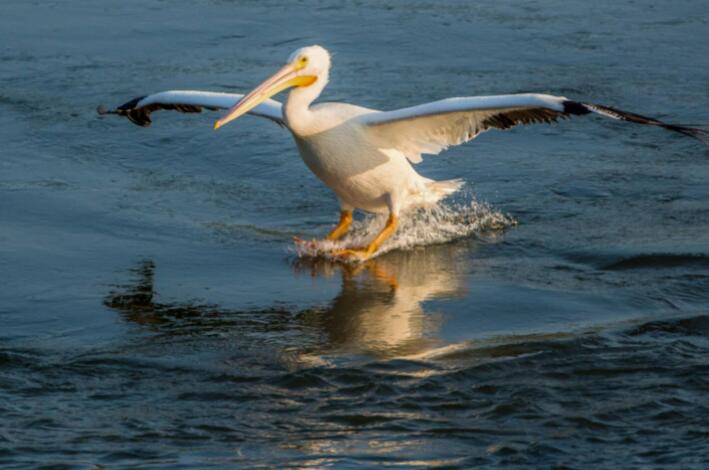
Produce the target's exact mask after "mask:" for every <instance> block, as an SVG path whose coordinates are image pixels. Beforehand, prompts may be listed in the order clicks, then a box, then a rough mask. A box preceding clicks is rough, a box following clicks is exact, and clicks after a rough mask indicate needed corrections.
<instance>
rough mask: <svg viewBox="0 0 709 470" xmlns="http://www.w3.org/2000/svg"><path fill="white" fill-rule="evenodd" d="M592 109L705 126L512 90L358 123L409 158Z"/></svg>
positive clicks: (690, 131) (695, 132)
mask: <svg viewBox="0 0 709 470" xmlns="http://www.w3.org/2000/svg"><path fill="white" fill-rule="evenodd" d="M589 113H596V114H599V115H602V116H605V117H611V118H613V119H620V120H624V121H629V122H634V123H638V124H647V125H654V126H660V127H663V128H665V129H668V130H671V131H675V132H679V133H682V134H685V135H689V136H692V137H696V138H698V139H700V140H702V141H704V142H705V143H706V141H705V140H704V139H703V137H705V136H707V135H709V133H708V132H707V131H706V130H704V129H697V128H691V127H686V126H679V125H674V124H667V123H664V122H662V121H659V120H657V119H653V118H648V117H645V116H641V115H639V114H634V113H628V112H626V111H620V110H618V109H615V108H611V107H608V106H603V105H597V104H589V103H580V102H576V101H571V100H568V99H567V98H564V97H561V96H552V95H542V94H516V95H499V96H478V97H470V98H449V99H446V100H441V101H435V102H433V103H427V104H423V105H419V106H413V107H411V108H404V109H399V110H395V111H388V112H375V113H369V114H366V115H363V116H361V118H360V119H361V123H362V124H363V126H364V127H365V128H366V129H367V130H368V131H369V132H370V135H371V136H372V138H373V139H374V140H375V141H376V142H377V144H378V145H380V146H381V147H382V148H394V149H396V150H399V151H401V152H403V153H404V154H405V155H406V157H407V158H408V159H409V160H410V161H411V162H412V163H418V162H420V161H421V160H422V158H421V155H422V154H432V155H436V154H438V153H440V152H442V151H443V150H445V149H446V148H448V147H449V146H452V145H459V144H462V143H464V142H468V141H469V140H472V139H474V138H475V137H476V136H477V135H478V134H480V133H481V132H484V131H486V130H489V129H503V130H505V129H510V128H512V127H514V126H517V125H521V124H535V123H547V124H548V123H553V122H555V121H557V120H559V119H566V118H569V117H571V116H573V115H584V114H589Z"/></svg>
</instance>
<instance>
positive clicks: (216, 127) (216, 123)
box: [214, 121, 222, 131]
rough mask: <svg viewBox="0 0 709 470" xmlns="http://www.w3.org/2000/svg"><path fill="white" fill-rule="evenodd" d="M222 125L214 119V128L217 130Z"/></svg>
mask: <svg viewBox="0 0 709 470" xmlns="http://www.w3.org/2000/svg"><path fill="white" fill-rule="evenodd" d="M220 127H222V125H221V123H220V122H219V121H214V130H215V131H216V130H217V129H219V128H220Z"/></svg>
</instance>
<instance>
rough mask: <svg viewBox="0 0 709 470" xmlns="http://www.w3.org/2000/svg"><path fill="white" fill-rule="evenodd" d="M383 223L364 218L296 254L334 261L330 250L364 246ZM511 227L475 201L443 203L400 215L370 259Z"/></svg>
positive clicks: (510, 221)
mask: <svg viewBox="0 0 709 470" xmlns="http://www.w3.org/2000/svg"><path fill="white" fill-rule="evenodd" d="M385 221H386V216H383V215H367V216H365V218H364V219H362V220H357V221H355V222H353V224H352V227H351V228H350V230H349V231H348V232H347V235H345V236H344V237H343V238H342V239H341V240H338V241H336V242H333V241H328V240H317V241H314V242H306V243H296V244H295V254H296V255H297V256H298V257H301V258H306V257H310V258H317V257H321V258H326V259H335V257H334V256H333V255H332V251H333V250H336V249H342V248H354V247H363V246H366V245H367V243H368V242H369V241H370V240H372V239H373V238H374V237H375V236H376V235H377V233H379V231H380V230H381V229H382V227H383V226H384V223H385ZM514 224H516V221H515V220H514V219H513V218H512V217H510V216H509V215H506V214H503V213H502V212H498V211H495V210H493V209H492V208H490V206H489V205H488V204H486V203H484V202H479V201H477V200H475V199H474V198H472V199H470V200H468V201H466V202H450V203H445V202H444V203H442V204H439V205H436V206H433V207H427V208H421V209H416V210H413V211H410V212H407V213H404V214H401V217H400V218H399V226H398V228H397V230H396V232H395V233H394V235H393V236H392V237H391V238H390V239H388V240H387V241H386V242H384V244H383V245H382V246H381V248H380V249H379V250H378V251H377V252H376V253H375V254H374V255H373V256H372V257H375V256H379V255H382V254H384V253H387V252H389V251H392V250H410V249H412V248H414V247H417V246H424V245H433V244H438V243H446V242H450V241H453V240H457V239H460V238H464V237H468V236H471V235H475V234H481V233H484V232H489V231H494V230H500V229H503V228H505V227H508V226H510V225H514ZM337 259H338V260H341V261H347V260H346V259H342V258H337ZM353 261H358V260H353Z"/></svg>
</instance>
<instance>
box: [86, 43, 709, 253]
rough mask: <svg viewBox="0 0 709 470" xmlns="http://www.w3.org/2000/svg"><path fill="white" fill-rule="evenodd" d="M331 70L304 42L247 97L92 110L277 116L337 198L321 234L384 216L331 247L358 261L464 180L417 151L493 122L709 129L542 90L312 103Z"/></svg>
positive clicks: (458, 139)
mask: <svg viewBox="0 0 709 470" xmlns="http://www.w3.org/2000/svg"><path fill="white" fill-rule="evenodd" d="M329 70H330V54H329V53H328V52H327V50H325V49H324V48H323V47H320V46H310V47H303V48H301V49H298V50H296V51H295V52H293V53H292V54H291V55H290V57H289V58H288V61H287V63H286V64H285V65H284V66H283V67H282V68H281V69H280V70H279V71H278V72H276V73H275V74H274V75H273V76H272V77H271V78H269V79H268V80H266V81H265V82H263V83H262V84H261V85H259V86H258V87H256V89H254V90H253V91H252V92H251V93H249V94H248V95H246V96H244V95H240V94H232V93H212V92H202V91H166V92H162V93H156V94H153V95H149V96H143V97H140V98H136V99H134V100H131V101H129V102H127V103H125V104H123V105H121V106H119V107H117V108H115V109H112V110H109V109H106V108H105V107H103V106H100V107H99V109H98V111H99V113H100V114H107V113H111V114H119V115H122V116H126V117H127V118H128V119H130V120H131V121H132V122H134V123H136V124H138V125H140V126H149V125H150V122H151V120H150V113H151V112H153V111H156V110H159V109H173V110H177V111H182V112H200V111H201V110H202V108H206V109H212V110H216V109H228V111H227V113H226V114H225V115H224V116H223V117H222V118H221V119H219V120H217V121H216V123H215V124H214V128H215V129H218V128H219V127H221V126H223V125H225V124H227V123H228V122H230V121H232V120H234V119H236V118H238V117H240V116H242V115H244V114H246V113H251V114H254V115H257V116H262V117H266V118H269V119H271V120H273V121H275V122H277V123H278V124H280V125H281V126H283V127H285V128H287V129H288V130H289V131H290V132H291V133H292V134H293V137H294V139H295V143H296V145H297V146H298V150H299V151H300V155H301V157H302V158H303V161H304V162H305V164H306V165H307V166H308V168H310V170H311V171H312V172H313V173H315V175H317V176H318V178H320V179H321V180H322V181H323V182H324V183H325V184H326V185H327V186H329V187H330V188H331V189H332V190H333V191H334V192H335V194H336V196H337V199H338V201H339V203H340V209H341V212H340V221H339V223H338V224H337V226H336V227H335V228H334V229H333V230H332V231H331V232H330V233H329V234H328V235H327V239H328V240H337V239H339V238H340V237H342V236H343V235H344V234H345V233H346V232H347V230H348V228H349V226H350V224H351V222H352V211H353V210H354V209H360V210H364V211H368V212H375V213H386V214H387V215H388V219H387V222H386V225H385V226H384V228H383V229H382V231H381V232H380V233H379V234H378V235H377V236H376V237H375V238H374V239H373V240H372V241H371V242H370V243H369V244H368V245H367V246H365V247H361V248H357V249H341V250H335V251H334V252H333V255H335V256H341V257H352V258H359V259H364V258H368V257H370V256H372V255H373V254H374V253H375V252H376V251H377V249H378V248H379V247H380V245H381V244H382V243H383V242H384V241H385V240H386V239H387V238H388V237H389V236H391V234H392V233H393V232H394V231H395V230H396V225H397V218H398V216H399V214H400V212H401V211H405V210H407V209H410V208H413V207H417V206H421V205H427V204H434V203H436V202H437V201H439V200H441V199H442V198H444V197H446V196H448V195H450V194H452V193H454V192H455V191H456V190H458V188H460V186H461V185H462V181H461V180H448V181H434V180H432V179H429V178H426V177H424V176H421V175H419V174H418V173H417V172H416V170H414V168H413V166H412V164H415V163H418V162H420V161H421V155H422V154H433V155H435V154H438V153H440V152H441V151H442V150H445V149H446V148H447V147H449V146H451V145H458V144H462V143H464V142H467V141H469V140H471V139H473V138H474V137H475V136H477V135H478V134H479V133H481V132H483V131H486V130H488V129H490V128H497V129H509V128H511V127H513V126H515V125H517V124H531V123H550V122H553V121H556V120H557V119H559V118H566V117H569V116H572V115H583V114H589V113H596V114H599V115H602V116H605V117H609V118H613V119H619V120H623V121H629V122H634V123H638V124H649V125H653V126H659V127H662V128H665V129H668V130H671V131H675V132H679V133H681V134H685V135H688V136H692V137H696V138H698V139H700V140H703V139H704V138H705V137H706V136H707V135H709V131H707V130H704V129H697V128H691V127H686V126H680V125H674V124H667V123H664V122H661V121H658V120H656V119H652V118H648V117H644V116H640V115H638V114H633V113H628V112H625V111H620V110H618V109H615V108H611V107H608V106H602V105H597V104H590V103H582V102H577V101H572V100H569V99H567V98H564V97H561V96H551V95H543V94H514V95H500V96H476V97H466V98H449V99H444V100H441V101H435V102H432V103H427V104H422V105H419V106H413V107H410V108H403V109H398V110H395V111H386V112H382V111H377V110H374V109H368V108H363V107H361V106H355V105H351V104H346V103H321V104H316V105H312V106H311V104H312V103H313V101H315V99H316V98H317V97H318V96H320V93H321V92H322V91H323V89H324V88H325V86H326V85H327V82H328V73H329ZM287 89H291V91H290V93H289V94H288V98H287V100H286V103H285V105H283V106H282V105H281V104H280V103H278V102H277V101H273V100H271V99H270V98H271V97H272V96H274V95H276V94H277V93H280V92H282V91H284V90H287ZM705 144H706V141H705ZM297 241H300V240H297ZM300 242H301V243H302V241H300Z"/></svg>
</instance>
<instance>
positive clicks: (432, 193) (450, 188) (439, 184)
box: [420, 179, 465, 205]
mask: <svg viewBox="0 0 709 470" xmlns="http://www.w3.org/2000/svg"><path fill="white" fill-rule="evenodd" d="M463 184H465V182H464V181H463V180H461V179H454V180H445V181H434V180H428V181H426V183H425V185H426V194H425V195H424V197H423V201H420V202H421V203H423V204H424V205H428V204H431V205H432V204H436V203H437V202H438V201H440V200H441V199H444V198H446V197H448V196H450V195H451V194H453V193H455V192H456V191H458V190H459V189H460V188H461V187H462V186H463Z"/></svg>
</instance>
